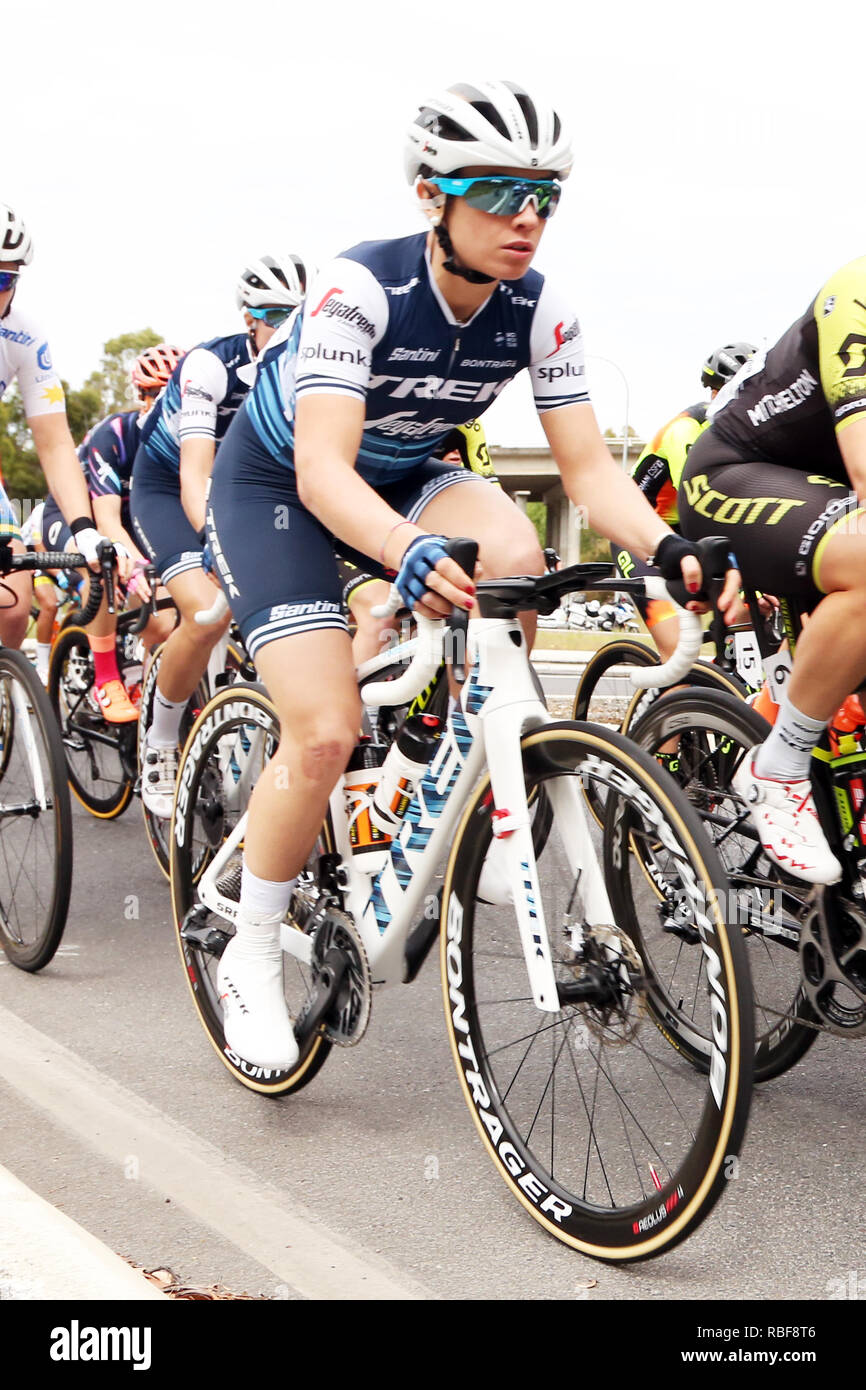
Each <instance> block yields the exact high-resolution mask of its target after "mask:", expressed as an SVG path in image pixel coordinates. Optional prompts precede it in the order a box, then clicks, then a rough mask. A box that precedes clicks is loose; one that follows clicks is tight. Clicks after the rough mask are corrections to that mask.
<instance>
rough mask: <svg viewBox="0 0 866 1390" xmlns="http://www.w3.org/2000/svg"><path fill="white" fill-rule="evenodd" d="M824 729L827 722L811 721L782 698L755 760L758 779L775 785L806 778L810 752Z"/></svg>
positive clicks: (823, 720) (821, 720)
mask: <svg viewBox="0 0 866 1390" xmlns="http://www.w3.org/2000/svg"><path fill="white" fill-rule="evenodd" d="M826 727H827V720H826V719H812V718H810V716H809V715H808V714H803V713H801V711H800V710H798V709H796V708H795V707H794V705H792V704H791V701H790V700H789V699H788V697H787V695H785V696H783V697H782V703H781V705H780V706H779V713H778V715H777V716H776V722H775V724H774V725H773V731H772V733H771V734H770V736H769V738H768V739H767V741H766V743H762V744H761V747H760V748H759V749H758V753H757V756H756V758H755V772H756V773H757V774H758V776H759V777H772V778H774V779H775V780H776V781H778V782H798V781H801V780H802V779H803V778H806V777H808V776H809V763H810V762H811V758H812V749H813V748H814V747H815V744H816V743H817V742H818V739H819V738H820V737H821V735H822V733H823V732H824V730H825V729H826Z"/></svg>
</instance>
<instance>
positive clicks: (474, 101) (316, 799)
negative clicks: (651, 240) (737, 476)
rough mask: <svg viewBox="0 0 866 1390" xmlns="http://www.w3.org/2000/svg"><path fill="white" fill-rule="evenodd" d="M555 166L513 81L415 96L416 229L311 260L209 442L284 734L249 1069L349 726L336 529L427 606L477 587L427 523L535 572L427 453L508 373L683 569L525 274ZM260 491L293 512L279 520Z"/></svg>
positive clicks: (488, 565) (514, 568)
mask: <svg viewBox="0 0 866 1390" xmlns="http://www.w3.org/2000/svg"><path fill="white" fill-rule="evenodd" d="M571 163H572V154H571V146H570V142H569V139H568V136H567V134H566V131H565V129H564V126H563V123H562V121H561V119H560V117H559V116H558V115H557V113H556V112H555V111H554V109H553V107H552V106H550V105H549V104H548V103H547V102H546V101H540V100H538V99H536V98H533V97H531V96H530V95H529V94H528V93H527V92H525V91H523V90H522V89H521V88H520V87H518V86H515V85H514V84H512V83H507V82H483V83H478V84H477V85H475V86H466V85H461V86H457V87H452V88H450V89H449V90H448V91H446V92H443V93H441V94H439V95H438V96H436V97H433V98H431V99H430V100H429V101H427V102H425V104H424V106H423V107H422V108H421V110H420V112H419V114H418V116H417V117H416V118H415V120H414V121H413V122H412V124H411V125H410V127H409V131H408V137H407V148H406V166H405V167H406V175H407V178H408V179H409V182H410V183H411V184H413V186H414V188H415V193H416V197H417V199H418V200H419V205H420V208H421V209H422V211H423V213H424V215H425V216H426V218H427V219H428V222H429V226H430V231H429V232H428V233H426V234H425V233H422V234H420V235H418V236H411V237H404V238H401V239H399V240H396V241H379V242H365V243H363V244H362V245H360V246H356V247H354V248H353V249H352V250H350V251H347V252H345V253H344V254H343V255H341V256H339V257H337V258H336V259H335V260H334V261H332V262H331V263H330V264H329V265H327V266H325V268H324V269H323V270H322V271H321V273H320V275H319V278H318V280H317V281H316V282H315V283H314V285H313V286H312V288H311V290H310V292H309V294H308V296H307V299H306V302H305V308H304V313H303V316H302V318H301V317H299V319H298V321H297V322H296V325H295V328H294V330H293V332H292V335H291V337H290V340H289V342H288V343H287V344H286V345H285V346H284V348H283V349H282V351H281V352H280V353H279V354H277V355H276V356H275V358H274V359H273V360H271V361H270V362H268V363H266V364H265V365H264V367H263V369H262V370H261V371H260V373H259V376H258V379H257V381H256V384H255V386H254V388H253V390H252V391H251V392H250V394H249V396H248V397H247V398H246V401H245V402H244V405H243V406H242V407H241V409H240V410H239V412H238V414H237V415H236V417H235V419H234V421H233V423H232V426H231V428H230V429H229V431H228V434H227V435H226V438H225V440H224V441H223V445H222V448H221V449H220V453H219V455H218V456H217V460H216V466H215V469H214V474H213V479H212V487H211V494H210V506H209V512H208V529H209V535H210V539H211V542H212V545H213V549H214V553H215V555H217V557H218V568H219V572H220V577H221V580H222V583H223V586H224V588H225V591H226V594H227V596H228V598H229V601H230V603H231V605H232V608H233V611H234V614H235V617H236V619H237V620H238V622H239V623H240V626H241V629H242V632H243V634H244V638H245V641H246V643H247V647H248V650H249V651H250V652H251V654H252V655H253V656H254V657H255V660H256V664H257V666H258V669H259V671H260V672H261V675H262V678H263V680H264V681H265V683H266V685H267V687H268V691H269V693H270V695H271V697H272V698H273V700H274V703H275V705H276V707H277V710H278V713H279V718H280V727H281V729H282V731H283V732H282V738H281V742H280V745H279V748H278V750H277V752H276V754H275V755H274V757H273V759H272V760H271V762H270V763H269V764H268V766H267V767H266V769H265V770H264V773H263V774H262V776H261V777H260V778H259V780H258V782H257V784H256V787H255V790H254V793H253V796H252V800H251V804H250V818H249V824H248V828H247V833H246V840H245V859H244V871H243V879H242V886H241V901H240V907H239V914H238V919H237V932H236V935H235V936H234V937H233V939H232V941H231V942H230V943H229V945H228V947H227V949H226V951H225V953H224V954H223V956H222V958H221V962H220V970H219V984H220V995H221V997H222V998H223V1004H224V1009H225V1029H226V1038H227V1042H228V1045H229V1046H230V1047H231V1048H232V1049H233V1050H234V1051H235V1052H236V1053H238V1054H239V1055H240V1056H241V1057H243V1058H245V1059H246V1060H248V1061H249V1062H251V1063H254V1064H257V1065H261V1066H265V1067H276V1068H281V1067H286V1066H290V1065H293V1064H294V1062H295V1060H296V1059H297V1055H298V1053H297V1045H296V1042H295V1038H294V1034H293V1030H292V1024H291V1020H290V1019H289V1016H288V1013H287V1010H286V1005H285V1000H284V996H283V986H282V968H281V951H280V922H281V920H282V918H283V916H284V914H285V912H286V909H287V907H288V904H289V900H290V896H291V891H292V886H293V881H294V880H293V875H295V874H297V873H298V872H299V871H300V869H301V868H302V866H303V865H304V863H305V861H306V858H307V855H308V853H309V850H310V847H311V846H312V844H313V843H314V841H315V839H316V836H317V834H318V832H319V829H320V827H321V824H322V820H323V817H324V814H325V811H326V809H327V802H328V796H329V793H330V791H331V789H332V787H333V786H334V784H335V782H336V780H337V778H338V777H339V776H340V774H341V773H342V772H343V770H344V768H345V767H346V764H347V761H348V759H349V755H350V754H351V752H352V749H353V748H354V746H355V743H356V741H357V736H358V729H359V727H360V708H359V701H358V690H357V684H356V681H355V678H354V669H353V665H352V659H351V648H350V643H349V637H348V634H347V630H346V622H345V617H344V615H343V611H342V608H341V604H340V597H341V595H340V584H339V579H338V575H337V561H336V557H335V554H334V548H333V538H334V537H336V538H337V539H338V541H339V542H340V543H341V544H342V546H343V548H344V550H345V551H347V552H348V554H349V557H350V558H351V557H352V555H359V556H361V557H371V558H373V560H374V562H376V563H378V564H379V565H381V566H383V567H384V568H385V569H386V570H388V569H390V570H392V571H395V572H396V583H397V586H398V588H399V589H400V590H401V593H402V594H403V596H404V599H405V601H406V602H407V604H408V605H409V606H410V607H414V608H415V610H416V611H417V612H422V613H425V614H427V615H428V616H433V617H438V616H442V615H445V614H447V613H449V612H450V609H451V606H452V605H454V604H457V605H461V606H463V607H464V608H467V609H468V608H471V607H472V604H473V594H474V585H473V578H474V576H472V575H467V574H464V573H463V571H462V570H461V569H460V568H459V566H458V565H457V564H456V563H455V561H454V560H452V559H450V558H449V557H448V556H447V555H446V553H445V551H444V549H443V544H444V540H445V537H447V536H458V535H465V536H471V537H473V538H475V539H477V540H478V541H479V543H480V563H481V567H482V571H483V573H484V575H485V576H486V577H491V576H494V577H495V576H497V575H503V574H513V573H521V572H531V573H536V574H540V573H542V572H543V569H544V561H543V557H542V553H541V549H540V547H539V544H538V539H537V537H536V534H535V530H534V528H533V526H532V524H531V523H530V522H529V521H528V520H527V518H526V517H525V516H524V515H523V514H522V513H521V512H520V511H519V510H518V508H517V507H516V506H515V504H514V503H513V502H512V501H511V500H510V499H509V498H508V496H507V495H506V494H505V493H504V492H503V491H501V490H500V489H497V488H493V487H491V486H490V485H489V483H488V482H487V481H486V480H484V479H482V478H478V477H473V476H472V475H470V474H468V473H467V472H466V470H465V469H463V468H461V467H459V466H458V467H454V466H453V465H449V464H448V463H444V462H442V461H440V460H438V459H435V458H432V457H431V456H432V455H433V454H434V452H435V449H436V446H437V444H438V443H439V442H440V441H441V440H442V439H443V438H444V437H445V436H446V435H447V434H448V433H449V432H450V431H451V430H452V429H453V428H454V427H455V426H456V425H459V424H464V423H465V422H466V421H467V420H469V419H472V418H475V417H477V416H478V415H480V414H481V413H482V412H483V411H484V410H485V409H486V408H487V406H488V405H490V404H491V402H492V401H493V400H494V399H495V397H496V396H497V395H498V394H499V392H500V391H501V390H502V389H503V387H504V386H505V385H507V383H508V382H509V381H510V380H511V379H512V377H514V376H516V374H517V373H518V371H520V370H521V369H522V368H523V367H528V368H529V371H530V374H531V378H532V383H533V388H534V393H535V399H536V405H537V408H538V410H539V412H540V414H541V421H542V424H543V426H544V429H545V432H546V434H547V438H548V440H549V442H550V447H551V450H552V452H553V455H554V458H555V460H556V462H557V464H558V466H559V469H560V471H561V474H562V479H563V484H564V487H565V489H566V492H567V493H568V495H569V496H570V497H571V498H572V499H573V500H574V501H575V502H580V503H581V504H584V505H586V506H587V507H588V510H589V514H590V521H591V524H592V525H594V526H595V527H597V528H598V529H600V530H601V531H602V532H603V533H604V534H605V535H608V536H614V535H615V536H616V537H617V538H618V539H619V540H621V541H623V542H626V543H627V544H628V545H629V546H630V547H632V548H634V549H635V550H636V551H638V552H639V553H640V554H641V555H643V556H644V557H646V556H648V555H650V554H652V553H653V552H655V553H656V555H657V557H658V560H659V563H660V565H661V567H662V569H663V570H664V572H674V571H675V572H676V573H680V572H681V573H682V575H683V577H684V579H685V581H686V583H687V584H688V585H689V586H690V588H691V590H692V591H693V592H694V591H695V590H697V588H698V587H699V581H700V566H699V564H698V561H697V559H696V558H695V551H694V548H693V547H692V546H690V545H689V543H688V542H686V541H683V540H681V539H679V538H678V537H676V536H674V535H673V533H672V532H671V531H670V529H669V528H668V527H667V526H666V525H665V524H664V523H663V522H661V521H660V519H659V517H658V516H657V515H656V514H655V512H654V511H653V510H652V508H651V507H650V506H649V505H648V504H647V503H646V502H645V501H644V499H643V497H642V496H641V494H640V492H639V491H638V489H637V488H636V487H635V485H634V483H633V482H632V481H631V480H630V479H629V478H627V477H626V476H625V475H624V474H623V472H622V471H621V469H620V468H619V467H618V465H617V464H616V463H615V462H614V460H613V458H612V457H611V455H610V453H609V451H608V448H607V445H606V444H605V442H604V440H603V438H602V436H601V434H600V432H599V429H598V425H597V424H596V420H595V415H594V413H593V410H592V406H591V405H590V403H589V397H588V395H587V391H586V385H585V380H584V372H583V346H582V340H581V334H580V328H579V325H578V321H577V318H576V317H575V315H574V313H573V312H572V311H571V310H570V309H569V306H568V302H567V300H565V299H564V297H563V296H562V295H561V293H560V292H559V291H557V290H556V289H555V288H553V287H551V286H550V284H549V282H547V281H546V280H545V279H544V277H543V276H542V275H540V274H538V273H537V272H536V271H534V270H532V269H531V265H532V261H533V259H534V257H535V253H536V251H537V249H538V244H539V242H540V240H541V236H542V233H543V231H544V228H545V224H546V221H547V219H548V218H549V217H550V216H551V214H552V213H553V211H554V210H555V208H556V205H557V203H558V201H559V196H560V188H561V182H562V180H563V179H565V178H566V177H567V176H568V174H569V172H570V169H571ZM275 509H281V510H283V511H286V510H287V511H288V513H289V520H288V526H287V527H284V528H283V529H282V530H277V529H275V527H274V524H273V517H274V515H275ZM360 562H361V563H362V564H367V563H368V562H367V561H366V560H365V559H362V560H361V561H360ZM680 562H681V565H682V568H681V570H680Z"/></svg>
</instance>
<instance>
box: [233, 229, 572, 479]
mask: <svg viewBox="0 0 866 1390" xmlns="http://www.w3.org/2000/svg"><path fill="white" fill-rule="evenodd" d="M426 247H427V235H426V233H424V232H421V233H420V234H419V235H417V236H411V237H403V238H401V239H399V240H396V241H375V242H364V243H363V244H362V245H360V246H356V247H354V248H353V249H352V250H351V251H347V252H345V254H344V255H342V256H339V257H337V259H336V260H334V261H332V262H331V263H330V264H329V265H327V266H325V267H324V269H323V270H322V271H321V273H320V274H319V276H318V279H317V281H316V283H315V284H314V285H313V287H312V289H311V290H310V292H309V294H308V296H307V299H306V302H305V304H304V310H303V314H302V315H300V314H299V315H298V316H297V318H296V319H295V321H294V323H293V326H292V329H291V332H290V334H289V336H288V341H287V342H286V343H285V344H284V345H282V346H281V348H280V350H279V351H269V352H267V353H266V354H265V357H264V360H263V362H262V365H261V367H260V369H259V374H258V379H257V381H256V384H255V387H254V389H253V390H252V391H251V392H250V394H249V396H248V397H247V399H246V401H245V403H244V407H243V408H244V411H245V412H246V415H247V417H248V418H249V420H250V422H251V423H252V425H253V427H254V428H255V431H256V433H257V435H258V436H259V438H260V439H261V441H262V443H263V444H264V446H265V448H267V449H268V450H269V451H270V452H271V453H272V454H273V455H274V456H275V457H277V458H279V459H281V460H282V461H283V462H284V463H285V464H286V465H287V466H288V467H289V468H292V467H293V464H294V432H293V422H294V413H295V402H296V401H297V400H298V399H299V398H300V397H301V396H302V395H303V394H304V393H309V392H320V393H324V394H326V395H341V396H352V397H355V398H357V399H359V400H362V401H363V402H364V405H365V412H366V420H365V423H364V432H363V437H362V441H361V448H360V450H359V453H358V459H357V469H358V472H359V473H360V475H361V476H362V477H363V478H364V479H365V480H366V481H367V482H368V483H370V484H371V485H372V486H373V487H375V486H377V485H381V484H384V483H388V482H394V481H396V480H397V479H399V478H401V477H403V476H404V475H405V474H407V473H411V472H412V470H413V469H415V468H416V467H417V466H418V465H419V464H420V463H422V462H423V461H424V460H425V459H427V458H429V457H430V455H431V453H432V452H433V450H434V449H435V447H436V445H437V444H438V443H439V442H440V440H442V439H444V437H445V436H446V435H447V434H448V433H449V431H450V430H452V429H453V428H454V427H455V425H463V424H465V423H466V422H467V421H468V420H472V419H476V418H477V417H478V416H479V415H481V414H483V412H484V411H485V410H486V409H487V408H488V406H490V405H491V404H492V403H493V401H494V400H495V399H496V397H497V396H498V395H499V393H500V392H501V391H502V390H503V389H504V387H505V386H507V385H508V383H509V381H511V380H512V378H513V377H515V376H516V375H517V373H518V372H519V371H521V370H522V369H523V368H524V367H528V368H529V371H530V376H531V378H532V385H533V391H534V395H535V404H536V407H537V408H538V410H539V412H543V411H546V410H555V409H557V408H559V407H561V406H566V405H574V404H581V403H586V402H588V401H589V396H588V394H587V390H586V381H585V377H584V363H583V340H582V337H581V332H580V326H579V324H578V321H577V318H576V316H575V315H574V313H573V312H571V311H570V309H569V307H568V305H567V304H566V303H565V302H564V301H563V300H562V299H561V297H560V296H559V295H558V294H557V293H556V292H555V291H554V290H552V289H551V288H550V286H549V284H548V283H547V282H546V281H545V279H544V276H542V275H540V274H538V272H537V271H534V270H530V271H528V272H527V273H526V275H524V276H523V277H522V278H521V279H520V280H510V281H501V282H500V283H499V285H498V286H497V287H496V288H495V289H494V290H493V292H492V293H491V295H490V297H489V298H488V299H487V300H486V301H485V302H484V304H482V306H481V307H480V309H478V310H477V311H476V313H475V314H474V315H473V316H472V318H471V319H469V321H468V322H467V323H459V322H458V321H457V319H455V317H454V315H453V313H452V312H451V310H450V309H449V307H448V305H447V303H446V301H445V299H444V298H443V296H442V294H441V293H440V291H439V289H438V287H437V285H436V283H435V280H434V279H433V274H432V270H431V266H430V260H429V255H428V253H427V249H426Z"/></svg>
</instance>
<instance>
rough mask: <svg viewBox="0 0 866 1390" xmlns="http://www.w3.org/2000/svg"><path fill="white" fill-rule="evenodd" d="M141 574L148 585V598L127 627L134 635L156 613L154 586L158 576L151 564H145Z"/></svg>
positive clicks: (135, 635)
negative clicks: (133, 620)
mask: <svg viewBox="0 0 866 1390" xmlns="http://www.w3.org/2000/svg"><path fill="white" fill-rule="evenodd" d="M142 574H143V575H144V577H145V579H146V580H147V582H148V585H149V586H150V598H149V599H148V600H147V602H146V603H142V605H141V608H140V610H139V615H138V617H137V618H136V620H135V622H134V623H133V624H132V626H131V627H130V629H129V631H130V632H131V633H132V634H133V636H134V637H137V636H138V634H139V633H140V632H144V629H145V628H146V627H147V625H148V623H149V622H150V620H151V618H152V617H154V615H155V613H156V586H157V584H158V583H159V576H158V575H157V572H156V569H155V568H154V566H153V565H145V567H144V569H143V570H142Z"/></svg>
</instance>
